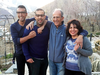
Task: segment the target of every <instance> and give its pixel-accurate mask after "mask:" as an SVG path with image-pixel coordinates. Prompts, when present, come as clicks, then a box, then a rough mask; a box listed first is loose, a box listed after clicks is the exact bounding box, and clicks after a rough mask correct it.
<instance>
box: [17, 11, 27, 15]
mask: <svg viewBox="0 0 100 75" xmlns="http://www.w3.org/2000/svg"><path fill="white" fill-rule="evenodd" d="M16 13H17V14H20V13H21V14H25V13H26V12H25V11H24V12H16Z"/></svg>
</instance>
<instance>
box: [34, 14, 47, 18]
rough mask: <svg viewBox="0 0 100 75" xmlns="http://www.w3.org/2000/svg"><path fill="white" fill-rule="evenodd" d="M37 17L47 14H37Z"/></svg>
mask: <svg viewBox="0 0 100 75" xmlns="http://www.w3.org/2000/svg"><path fill="white" fill-rule="evenodd" d="M35 15H36V16H37V17H39V16H40V17H43V16H45V15H44V14H35Z"/></svg>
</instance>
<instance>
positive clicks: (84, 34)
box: [75, 30, 88, 48]
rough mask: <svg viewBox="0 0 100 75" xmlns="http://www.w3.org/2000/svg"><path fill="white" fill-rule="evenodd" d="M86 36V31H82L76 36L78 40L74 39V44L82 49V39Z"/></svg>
mask: <svg viewBox="0 0 100 75" xmlns="http://www.w3.org/2000/svg"><path fill="white" fill-rule="evenodd" d="M87 35H88V32H87V31H86V30H83V31H82V32H81V33H80V35H79V36H78V38H77V39H76V41H75V43H76V44H79V46H81V48H82V47H83V37H84V36H87Z"/></svg>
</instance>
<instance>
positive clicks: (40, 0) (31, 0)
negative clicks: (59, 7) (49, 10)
mask: <svg viewBox="0 0 100 75" xmlns="http://www.w3.org/2000/svg"><path fill="white" fill-rule="evenodd" d="M0 1H4V2H5V3H9V4H14V5H18V4H16V3H19V5H20V4H25V5H29V6H30V5H31V6H36V7H42V6H44V5H46V4H48V3H50V2H52V1H54V0H0Z"/></svg>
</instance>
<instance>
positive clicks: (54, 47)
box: [53, 28, 58, 62]
mask: <svg viewBox="0 0 100 75" xmlns="http://www.w3.org/2000/svg"><path fill="white" fill-rule="evenodd" d="M57 31H58V29H57V28H56V34H55V46H54V56H53V62H54V60H55V48H56V35H57Z"/></svg>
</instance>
